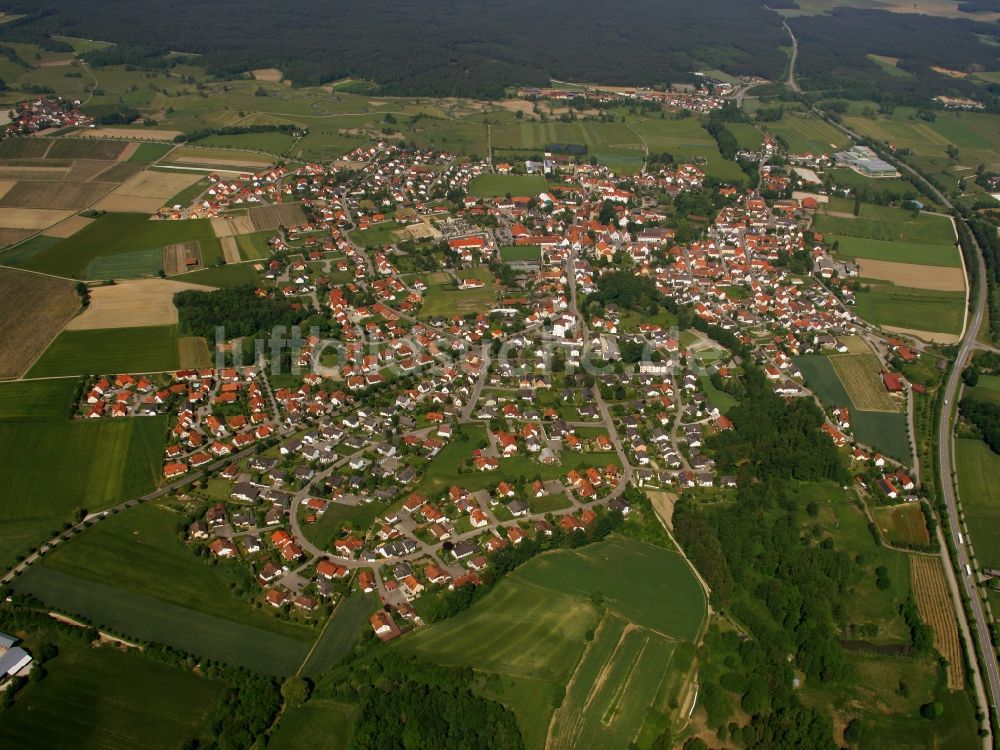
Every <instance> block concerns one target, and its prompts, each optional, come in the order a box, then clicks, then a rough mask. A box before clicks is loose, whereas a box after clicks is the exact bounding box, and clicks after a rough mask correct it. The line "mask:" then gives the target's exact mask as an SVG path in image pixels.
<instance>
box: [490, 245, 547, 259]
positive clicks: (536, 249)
mask: <svg viewBox="0 0 1000 750" xmlns="http://www.w3.org/2000/svg"><path fill="white" fill-rule="evenodd" d="M541 257H542V248H541V247H540V246H539V245H521V246H517V247H513V246H512V247H501V248H500V260H502V261H503V262H504V263H516V262H518V261H525V260H539V259H540V258H541Z"/></svg>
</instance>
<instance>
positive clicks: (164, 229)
mask: <svg viewBox="0 0 1000 750" xmlns="http://www.w3.org/2000/svg"><path fill="white" fill-rule="evenodd" d="M214 237H215V235H214V234H213V233H212V225H211V224H210V223H209V221H208V219H191V220H188V221H151V220H150V219H149V218H148V217H147V216H144V215H142V214H121V213H119V214H115V213H108V214H104V215H103V216H101V217H100V218H99V219H97V220H96V221H94V222H93V223H92V224H90V225H89V226H87V227H86V228H84V229H82V230H81V231H79V232H77V233H76V234H74V235H73V236H72V237H68V238H66V239H64V240H61V241H59V242H57V243H55V244H54V245H50V246H48V247H46V248H44V249H42V250H41V251H40V252H38V253H35V254H33V255H32V256H31V257H29V258H27V259H26V260H24V261H23V263H20V264H19V265H22V266H23V267H24V268H27V269H29V270H32V271H41V272H43V273H50V274H54V275H56V276H70V277H80V278H82V277H83V276H84V275H85V271H86V269H87V266H88V264H89V263H90V262H91V261H92V260H94V259H95V258H98V257H104V256H110V255H118V254H120V253H127V252H130V251H135V250H149V249H152V248H161V247H163V246H164V245H173V244H177V243H181V242H189V241H192V240H209V239H213V238H214Z"/></svg>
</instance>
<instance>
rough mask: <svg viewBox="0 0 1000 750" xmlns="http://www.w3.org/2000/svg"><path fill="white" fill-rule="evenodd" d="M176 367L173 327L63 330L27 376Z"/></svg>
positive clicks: (176, 354)
mask: <svg viewBox="0 0 1000 750" xmlns="http://www.w3.org/2000/svg"><path fill="white" fill-rule="evenodd" d="M179 366H180V361H179V355H178V352H177V326H176V325H165V326H146V327H140V328H102V329H96V330H73V331H63V333H61V334H60V335H59V336H58V337H57V338H56V340H55V341H53V342H52V344H51V345H50V346H49V348H48V349H46V350H45V353H44V354H42V356H41V357H40V358H39V359H38V361H37V362H36V363H35V364H34V366H32V368H31V369H30V370H29V371H28V376H29V377H32V378H41V377H53V376H59V375H85V374H88V373H89V374H95V373H121V372H162V371H165V370H176V369H177V368H178V367H179Z"/></svg>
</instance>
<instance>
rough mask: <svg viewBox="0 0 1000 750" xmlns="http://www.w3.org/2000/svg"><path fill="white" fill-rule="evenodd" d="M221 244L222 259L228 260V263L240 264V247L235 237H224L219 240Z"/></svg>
mask: <svg viewBox="0 0 1000 750" xmlns="http://www.w3.org/2000/svg"><path fill="white" fill-rule="evenodd" d="M219 244H220V245H222V257H224V258H225V259H226V263H239V262H240V260H242V259H241V258H240V246H239V245H238V244H237V243H236V238H235V237H222V238H220V239H219Z"/></svg>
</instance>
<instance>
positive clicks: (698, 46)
mask: <svg viewBox="0 0 1000 750" xmlns="http://www.w3.org/2000/svg"><path fill="white" fill-rule="evenodd" d="M5 10H6V11H7V12H8V13H10V14H25V17H24V18H22V19H19V20H15V21H12V22H9V23H8V24H5V25H4V29H3V30H0V38H4V39H9V38H11V37H10V36H8V35H9V34H33V35H36V36H37V35H40V34H66V35H70V36H81V37H85V38H90V39H93V38H98V39H105V40H108V41H112V42H126V43H128V44H129V45H130V46H131V47H134V48H137V49H139V50H141V49H142V48H147V49H148V48H152V49H156V48H158V47H160V46H161V45H162V44H163V40H165V39H168V40H169V45H170V48H171V49H175V50H183V51H185V52H192V53H198V54H201V55H203V56H204V57H203V58H202V59H203V61H204V63H205V64H206V65H207V66H208V67H209V69H210V70H212V71H213V72H215V73H217V74H220V75H228V76H238V75H244V74H245V73H246V72H247V71H248V70H251V69H254V68H262V67H278V68H281V69H282V71H284V73H285V75H286V77H288V78H289V79H291V80H292V81H294V82H296V83H297V84H303V85H304V84H317V83H322V82H326V81H330V80H334V79H338V78H343V77H348V76H350V77H354V78H366V79H369V80H373V81H376V82H378V83H379V84H380V85H381V87H382V92H383V93H386V94H399V93H407V94H414V93H420V94H427V95H453V94H462V95H476V96H493V97H495V96H500V95H502V89H503V87H505V86H509V85H539V86H541V85H548V84H549V82H550V76H551V77H553V78H557V79H560V80H576V81H601V82H604V83H616V84H623V85H626V84H632V85H635V84H663V83H665V82H667V81H694V80H695V78H694V77H693V75H692V72H691V71H694V70H698V69H700V68H701V67H704V66H706V65H707V66H709V67H715V68H721V69H722V70H725V71H727V72H730V73H737V74H740V73H745V74H757V75H761V76H764V77H767V78H772V79H776V78H777V77H779V76H780V75H781V70H782V68H783V67H784V65H785V59H786V58H785V55H784V53H783V52H782V51H781V49H780V46H781V45H782V44H784V43H785V36H784V32H783V31H782V28H781V22H780V18H779V16H778V15H777V13H774V12H773V11H770V10H767V9H766V8H764V7H763V6H762V5H761V4H758V3H744V2H740V3H732V2H728V0H704V1H703V2H699V3H689V2H686V0H661V1H660V2H650V1H649V0H626V2H624V3H620V4H618V5H616V6H615V11H616V12H614V13H609V12H608V7H607V4H606V3H602V2H598V1H597V0H553V1H552V2H548V3H541V4H540V3H536V2H531V1H530V0H511V2H507V3H503V4H496V3H493V4H483V5H480V6H477V7H476V8H475V12H472V10H471V9H470V7H469V6H468V4H467V3H462V2H459V0H433V1H432V2H423V3H413V4H407V3H393V2H389V0H372V2H366V3H346V2H343V0H318V1H317V2H314V3H312V4H310V5H309V7H308V10H303V8H302V7H301V6H299V5H296V4H286V3H272V2H267V1H266V0H246V1H245V2H241V3H239V5H238V7H237V6H236V5H234V4H233V3H232V2H222V3H215V4H208V5H206V4H205V3H200V2H194V1H193V0H178V2H176V3H172V4H169V5H165V4H163V3H159V2H153V0H134V2H127V3H126V2H121V0H96V1H95V2H91V3H86V4H81V3H79V2H78V1H77V0H11V2H10V3H9V4H8V5H7V6H6V7H5ZM193 18H194V19H197V22H194V23H192V20H191V19H193ZM622 18H625V19H627V21H625V22H623V21H622ZM344 29H349V30H350V33H340V32H342V31H343V30H344ZM99 59H103V58H99ZM163 60H164V58H162V57H156V56H153V55H147V56H142V55H138V54H136V55H135V56H134V57H133V59H131V60H130V61H129V64H136V65H144V64H150V65H155V66H159V65H162V64H163V62H162V61H163Z"/></svg>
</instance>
